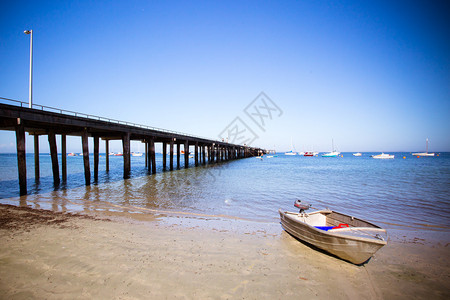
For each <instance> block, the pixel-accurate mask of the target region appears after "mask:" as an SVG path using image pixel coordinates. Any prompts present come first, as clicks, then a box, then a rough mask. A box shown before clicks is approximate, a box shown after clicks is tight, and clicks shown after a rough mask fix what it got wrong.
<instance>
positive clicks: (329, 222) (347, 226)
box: [278, 209, 387, 265]
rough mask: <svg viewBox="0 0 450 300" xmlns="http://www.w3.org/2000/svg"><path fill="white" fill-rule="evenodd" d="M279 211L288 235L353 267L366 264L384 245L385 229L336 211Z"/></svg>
mask: <svg viewBox="0 0 450 300" xmlns="http://www.w3.org/2000/svg"><path fill="white" fill-rule="evenodd" d="M278 212H279V214H280V219H281V225H282V226H283V228H284V230H286V231H287V232H288V233H289V234H291V235H292V236H294V237H296V238H297V239H299V240H302V241H304V242H306V243H308V244H311V245H313V246H315V247H317V248H319V249H322V250H324V251H326V252H328V253H330V254H333V255H335V256H337V257H339V258H341V259H343V260H346V261H349V262H351V263H353V264H356V265H359V264H363V263H365V262H367V261H368V260H369V259H370V258H371V257H372V256H373V254H374V253H375V252H376V251H378V250H379V249H380V248H381V247H383V246H384V245H386V244H387V242H386V237H387V233H386V230H385V229H382V228H381V227H379V226H377V225H375V224H372V223H370V222H367V221H364V220H361V219H358V218H355V217H352V216H348V215H345V214H342V213H339V212H336V211H332V210H328V209H326V210H319V211H315V212H312V213H305V212H300V213H295V212H287V211H283V210H281V209H280V210H279V211H278Z"/></svg>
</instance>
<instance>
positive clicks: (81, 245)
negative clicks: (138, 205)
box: [0, 205, 450, 299]
mask: <svg viewBox="0 0 450 300" xmlns="http://www.w3.org/2000/svg"><path fill="white" fill-rule="evenodd" d="M146 218H147V219H146V220H145V221H137V220H136V219H133V218H124V217H121V218H117V217H107V218H105V217H104V216H103V217H102V216H100V215H97V216H85V215H74V214H62V213H55V212H50V211H43V210H33V209H30V208H18V207H14V206H8V205H0V240H1V244H0V298H1V299H79V298H80V299H178V298H181V299H237V298H239V299H241V298H242V299H282V298H285V297H290V298H295V299H311V298H316V299H420V298H428V299H449V298H450V288H449V284H448V283H449V282H450V281H449V260H448V258H449V247H448V246H447V245H440V244H438V243H434V244H422V243H419V242H420V241H409V242H400V241H395V242H394V241H391V242H390V243H389V244H388V245H387V246H386V247H384V248H383V249H381V250H380V251H379V252H377V253H376V254H375V257H373V258H372V259H371V260H370V261H369V262H368V263H367V264H366V265H364V266H355V265H352V264H349V263H347V262H344V261H342V260H339V259H337V258H334V257H331V256H329V255H325V254H323V253H320V252H318V251H316V250H314V249H311V248H310V247H308V246H306V245H304V244H302V243H299V242H298V241H297V240H295V239H293V238H292V237H291V236H289V235H288V234H286V233H285V232H284V231H283V230H282V229H281V227H280V230H279V233H277V234H271V233H268V232H265V231H263V230H256V231H252V230H251V229H250V230H248V232H236V231H233V230H223V228H222V229H218V228H215V227H214V225H212V226H213V227H210V228H208V226H193V227H188V226H185V225H183V226H182V225H181V223H182V222H183V219H184V218H178V219H179V223H180V224H177V223H176V222H172V224H171V225H168V224H165V223H164V222H160V221H158V220H157V219H155V220H152V216H150V215H149V216H147V217H146ZM175 220H177V219H176V218H175ZM199 222H208V220H199ZM212 224H213V223H212ZM244 231H245V230H244Z"/></svg>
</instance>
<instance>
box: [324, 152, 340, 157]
mask: <svg viewBox="0 0 450 300" xmlns="http://www.w3.org/2000/svg"><path fill="white" fill-rule="evenodd" d="M339 154H340V152H337V151H333V152H328V153H324V154H322V157H337V156H338V155H339Z"/></svg>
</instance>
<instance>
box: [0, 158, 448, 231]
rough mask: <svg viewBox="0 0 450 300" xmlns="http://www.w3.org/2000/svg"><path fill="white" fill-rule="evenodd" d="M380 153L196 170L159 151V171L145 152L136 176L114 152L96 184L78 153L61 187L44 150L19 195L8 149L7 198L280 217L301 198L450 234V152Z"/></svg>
mask: <svg viewBox="0 0 450 300" xmlns="http://www.w3.org/2000/svg"><path fill="white" fill-rule="evenodd" d="M371 154H373V153H363V156H362V157H354V156H352V155H351V153H343V157H338V158H324V157H320V156H319V157H303V156H285V155H284V154H278V155H277V156H276V157H273V158H264V159H263V160H260V159H256V158H248V159H241V160H237V161H232V162H224V163H219V164H211V165H206V166H201V167H197V168H195V167H193V160H192V159H191V161H190V165H191V168H189V169H184V168H182V169H180V170H176V171H173V172H170V171H166V172H163V171H162V169H161V168H162V167H161V164H162V163H161V161H162V156H161V155H160V154H159V155H157V165H158V169H157V174H155V175H149V174H148V173H147V169H146V168H145V158H144V157H132V158H131V169H132V174H131V178H130V179H128V180H123V178H122V176H123V159H122V157H110V171H109V172H108V173H106V172H105V156H104V155H102V156H101V157H100V174H99V181H98V183H95V184H94V183H93V184H92V185H91V186H89V187H86V186H85V185H84V171H83V158H82V157H81V156H76V157H67V164H68V181H67V183H66V184H61V185H60V186H59V187H57V188H55V187H54V186H53V177H52V173H51V161H50V156H49V155H48V154H45V155H44V154H41V155H40V169H41V179H40V181H39V183H36V181H35V179H34V156H33V154H29V155H28V156H27V171H28V191H29V193H30V195H27V196H23V197H19V196H18V194H19V183H18V175H17V158H16V155H15V154H0V202H1V203H7V204H14V205H19V204H22V205H23V204H26V205H29V206H31V207H38V208H45V209H54V210H67V211H92V210H97V211H102V210H108V211H126V212H135V213H154V212H155V211H156V212H177V213H180V212H181V213H185V212H187V213H194V214H197V215H208V216H221V217H223V218H230V219H232V218H239V219H244V220H249V221H257V222H258V223H264V222H266V223H278V222H279V217H278V208H283V209H286V210H292V211H295V210H296V209H295V208H294V207H293V203H294V201H295V200H296V199H302V200H305V201H307V202H309V203H311V204H312V205H313V207H316V208H326V207H328V208H330V209H334V210H337V211H340V212H344V213H347V214H351V215H354V216H358V217H360V218H363V219H367V220H369V221H372V222H374V223H376V224H379V225H381V226H383V227H386V228H388V229H396V230H405V231H420V232H426V231H434V232H437V231H438V232H440V233H444V234H448V233H450V153H440V154H439V156H436V157H422V158H417V157H414V156H412V155H411V154H410V153H392V154H395V159H392V160H377V159H373V158H371V157H370V155H371ZM377 154H378V153H377ZM403 157H405V158H403ZM90 161H91V163H92V162H93V157H92V156H91V158H90ZM167 161H168V160H167ZM175 162H176V158H175ZM183 162H184V159H183V157H182V159H181V164H182V165H183ZM59 163H61V157H59ZM92 170H93V166H91V171H92Z"/></svg>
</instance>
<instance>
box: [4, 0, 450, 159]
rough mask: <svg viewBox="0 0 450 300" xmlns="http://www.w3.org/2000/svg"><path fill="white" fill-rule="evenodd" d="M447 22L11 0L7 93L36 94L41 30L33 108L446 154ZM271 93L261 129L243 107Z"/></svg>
mask: <svg viewBox="0 0 450 300" xmlns="http://www.w3.org/2000/svg"><path fill="white" fill-rule="evenodd" d="M449 23H450V5H449V4H447V3H446V2H445V1H442V2H440V1H333V2H327V1H2V2H1V3H0V70H1V71H0V97H6V98H12V99H17V100H22V101H24V102H27V101H28V72H29V69H28V68H29V36H27V35H25V34H24V33H23V31H24V30H26V29H32V30H33V35H34V65H33V68H34V72H33V74H34V75H33V76H34V81H33V82H34V89H33V94H34V103H37V104H41V105H46V106H52V107H58V108H63V109H67V110H72V111H79V112H84V113H88V114H93V115H99V116H104V117H109V118H113V119H119V120H124V121H130V122H135V123H140V124H145V125H150V126H155V127H160V128H166V129H171V130H176V131H180V132H186V133H190V134H195V135H199V136H206V137H210V138H217V136H218V134H219V133H220V132H222V131H223V129H224V128H226V127H227V126H228V125H229V124H230V122H232V121H233V120H234V119H235V118H236V117H239V118H241V120H243V121H244V122H245V123H246V124H247V125H248V126H249V127H251V129H252V130H253V131H254V132H255V133H256V134H257V135H258V139H256V140H255V141H254V142H253V145H255V146H260V147H264V148H275V149H277V150H278V151H285V150H288V149H289V148H290V141H291V138H292V140H293V143H294V145H295V148H296V150H298V151H307V150H315V151H329V150H330V149H331V139H332V138H333V139H334V144H335V146H336V148H337V149H338V150H340V151H385V152H388V151H419V150H424V148H425V139H426V138H427V137H428V138H429V139H430V150H433V151H450V135H449V129H450V120H449V119H450V118H449V117H450V55H449V53H450V30H449V28H450V24H449ZM262 91H263V92H265V94H267V96H269V97H270V99H271V100H272V101H273V102H274V103H276V105H277V106H278V107H279V108H280V109H281V110H282V114H281V116H278V115H277V116H274V117H273V118H272V120H267V122H266V127H265V128H264V129H265V131H263V130H261V128H258V127H257V126H256V125H255V124H254V123H253V122H252V121H251V120H250V119H249V117H248V116H247V115H246V114H245V112H244V109H245V108H246V106H247V105H248V104H249V103H251V102H252V101H253V100H254V99H255V97H257V96H258V95H259V94H260V92H262ZM31 141H32V140H31V139H28V140H27V149H29V150H30V151H31V149H32V142H31ZM47 144H48V143H46V140H45V138H44V137H42V138H41V151H43V152H45V151H47V149H48V145H47ZM133 147H135V148H134V150H135V151H137V150H138V149H137V145H136V144H134V146H133ZM112 148H113V150H114V151H119V150H120V143H114V144H113V145H112ZM101 150H102V148H101ZM132 150H133V149H132ZM68 151H74V152H80V151H81V142H80V139H79V138H71V139H70V140H69V145H68ZM141 151H143V147H142V149H141ZM0 152H15V137H14V134H13V133H11V132H0Z"/></svg>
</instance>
